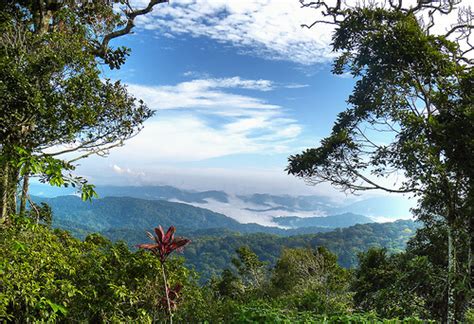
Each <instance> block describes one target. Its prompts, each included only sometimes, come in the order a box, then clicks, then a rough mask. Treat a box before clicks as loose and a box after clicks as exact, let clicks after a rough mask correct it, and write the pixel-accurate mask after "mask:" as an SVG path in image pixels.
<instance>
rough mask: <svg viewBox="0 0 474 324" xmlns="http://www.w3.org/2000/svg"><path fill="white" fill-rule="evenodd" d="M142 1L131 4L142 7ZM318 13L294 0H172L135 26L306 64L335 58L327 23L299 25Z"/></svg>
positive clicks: (313, 17)
mask: <svg viewBox="0 0 474 324" xmlns="http://www.w3.org/2000/svg"><path fill="white" fill-rule="evenodd" d="M147 2H148V1H145V0H137V1H135V2H134V3H135V4H136V7H137V8H141V7H143V6H144V5H145V4H146V3H147ZM317 15H318V12H317V11H315V10H311V9H309V10H305V9H302V8H301V4H300V2H299V1H297V0H285V1H279V0H239V1H228V0H212V1H206V0H174V1H172V2H171V3H170V4H169V5H163V6H159V7H156V8H155V10H154V11H153V12H152V13H151V14H149V15H146V16H141V17H139V19H137V26H138V27H139V28H142V29H146V30H153V31H156V34H157V35H158V36H162V37H175V36H178V35H179V36H182V35H190V36H192V37H208V38H211V39H213V40H215V41H218V42H221V43H226V44H231V45H233V46H235V47H237V48H238V49H240V52H241V53H245V54H247V53H251V54H254V55H257V56H259V57H262V58H265V59H271V60H285V61H292V62H296V63H299V64H304V65H309V64H314V63H321V62H328V61H329V60H331V59H332V58H333V57H334V54H333V53H332V51H331V47H330V42H331V34H332V31H333V27H332V26H329V25H324V26H321V27H320V28H314V29H311V30H308V29H306V28H302V27H301V25H302V24H310V23H311V22H313V21H314V20H315V19H317V18H318V17H317Z"/></svg>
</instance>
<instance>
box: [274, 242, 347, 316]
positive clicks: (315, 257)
mask: <svg viewBox="0 0 474 324" xmlns="http://www.w3.org/2000/svg"><path fill="white" fill-rule="evenodd" d="M349 275H350V273H349V271H348V270H346V269H344V268H342V267H340V266H339V265H338V264H337V257H336V255H334V254H332V253H331V252H329V251H328V250H327V249H326V248H324V247H318V248H317V249H310V248H297V249H284V250H283V251H282V253H281V256H280V259H279V260H278V262H277V264H276V266H275V268H274V270H273V274H272V277H271V282H272V287H273V291H274V295H275V296H279V297H280V298H281V297H283V298H286V300H287V304H291V303H293V304H295V305H294V306H296V308H297V309H298V310H300V311H313V312H315V313H317V314H338V313H344V312H347V311H348V310H349V309H350V304H351V299H352V298H351V296H350V294H349V289H348V288H349Z"/></svg>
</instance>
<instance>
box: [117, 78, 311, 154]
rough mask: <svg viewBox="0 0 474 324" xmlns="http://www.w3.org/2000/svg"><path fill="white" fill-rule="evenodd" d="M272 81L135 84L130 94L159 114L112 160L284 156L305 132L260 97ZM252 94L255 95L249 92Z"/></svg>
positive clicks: (197, 81)
mask: <svg viewBox="0 0 474 324" xmlns="http://www.w3.org/2000/svg"><path fill="white" fill-rule="evenodd" d="M274 86H275V85H274V83H273V82H272V81H270V80H246V79H242V78H240V77H232V78H221V79H214V78H207V79H195V80H191V81H187V82H182V83H179V84H176V85H166V86H144V85H138V84H130V85H129V90H130V92H131V93H133V94H134V95H135V96H137V97H138V98H141V99H142V100H144V101H145V102H146V103H147V104H148V106H149V107H150V108H152V109H154V110H156V111H157V116H156V118H153V119H152V120H149V121H147V122H146V124H145V128H144V129H143V130H142V131H141V132H140V134H138V135H137V136H136V137H134V138H132V139H131V140H129V141H127V143H126V145H125V146H124V147H122V148H118V149H116V150H114V151H113V153H112V154H113V156H119V155H120V156H122V157H123V159H124V160H125V159H128V160H141V159H142V160H143V161H152V162H163V161H166V162H186V161H201V160H205V159H209V158H216V157H222V156H226V155H231V154H248V153H259V154H269V153H282V152H289V150H290V147H291V145H290V144H292V143H293V142H294V141H295V140H296V139H297V137H298V136H299V135H300V133H301V131H302V127H301V126H300V125H299V124H298V122H297V121H296V120H294V119H292V118H291V117H290V116H288V115H287V113H286V112H284V110H283V108H282V107H281V106H279V105H275V104H272V103H269V102H268V101H267V100H264V99H262V98H259V97H255V96H249V95H243V94H237V93H235V91H242V89H245V90H252V91H256V92H251V93H252V94H253V93H256V94H258V93H262V92H266V91H270V90H272V89H273V88H274ZM248 92H249V93H250V91H248Z"/></svg>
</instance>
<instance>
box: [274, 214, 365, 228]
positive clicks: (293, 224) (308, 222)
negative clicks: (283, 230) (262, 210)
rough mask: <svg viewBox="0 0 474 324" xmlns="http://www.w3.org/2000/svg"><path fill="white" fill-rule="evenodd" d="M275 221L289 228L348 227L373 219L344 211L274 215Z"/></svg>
mask: <svg viewBox="0 0 474 324" xmlns="http://www.w3.org/2000/svg"><path fill="white" fill-rule="evenodd" d="M273 221H274V222H275V223H277V224H278V225H281V226H285V227H289V228H300V227H312V226H317V227H329V228H336V227H349V226H353V225H356V224H367V223H373V222H374V220H373V219H372V218H370V217H367V216H363V215H357V214H352V213H345V214H341V215H334V216H325V217H304V218H302V217H296V216H287V217H275V218H274V219H273Z"/></svg>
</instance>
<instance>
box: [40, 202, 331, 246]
mask: <svg viewBox="0 0 474 324" xmlns="http://www.w3.org/2000/svg"><path fill="white" fill-rule="evenodd" d="M33 199H34V200H35V201H36V202H45V203H47V204H48V205H50V206H51V208H52V210H53V225H54V226H55V227H59V228H64V229H67V230H69V231H71V232H72V233H73V234H75V235H77V236H79V237H84V236H85V235H87V234H88V233H91V232H107V231H109V232H110V231H122V230H123V229H125V230H136V231H139V232H140V233H142V234H143V233H144V231H145V230H150V229H152V228H153V227H156V226H158V225H162V226H163V227H168V226H171V225H174V226H176V227H177V228H179V229H180V231H181V232H184V233H189V232H193V231H196V230H203V229H213V228H225V229H228V230H231V231H233V232H239V233H269V234H277V235H285V236H288V235H297V234H308V233H318V232H327V231H329V230H330V229H328V228H322V227H321V228H319V227H316V226H311V227H306V228H301V229H290V230H285V229H282V228H278V227H266V226H262V225H258V224H241V223H239V222H237V221H236V220H234V219H232V218H230V217H227V216H225V215H222V214H219V213H215V212H213V211H210V210H207V209H204V208H198V207H193V206H191V205H187V204H182V203H175V202H169V201H165V200H144V199H138V198H130V197H106V198H103V199H94V200H92V201H91V202H83V201H82V200H81V199H80V198H79V197H76V196H60V197H56V198H40V197H34V198H33Z"/></svg>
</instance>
